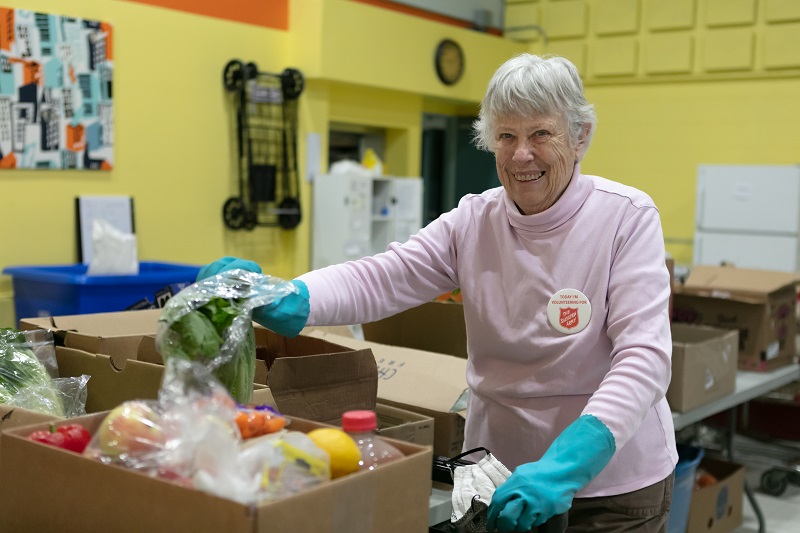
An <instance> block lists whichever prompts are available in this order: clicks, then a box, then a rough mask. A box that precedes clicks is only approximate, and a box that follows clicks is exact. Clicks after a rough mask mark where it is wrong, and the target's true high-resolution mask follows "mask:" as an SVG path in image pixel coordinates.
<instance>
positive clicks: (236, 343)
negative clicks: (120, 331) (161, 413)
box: [156, 269, 298, 404]
mask: <svg viewBox="0 0 800 533" xmlns="http://www.w3.org/2000/svg"><path fill="white" fill-rule="evenodd" d="M297 292H298V289H297V288H296V287H295V286H294V284H292V283H291V282H288V281H285V280H282V279H279V278H276V277H273V276H268V275H264V274H257V273H255V272H249V271H246V270H241V269H235V270H228V271H225V272H222V273H220V274H217V275H216V276H212V277H210V278H207V279H204V280H202V281H198V282H197V283H194V284H193V285H190V286H188V287H186V288H184V289H183V290H182V291H180V292H179V293H178V294H176V295H175V296H173V297H172V298H170V299H169V301H168V302H167V304H166V306H165V307H164V309H163V311H162V313H161V317H160V319H159V327H158V332H157V335H156V346H157V348H158V351H159V352H160V353H161V355H162V357H163V358H164V360H165V361H166V360H168V359H171V358H179V359H185V360H192V361H197V362H200V363H202V364H203V365H205V366H207V367H208V368H210V369H211V370H212V371H213V373H214V375H215V376H216V377H217V378H218V379H219V380H220V382H221V383H222V384H223V385H224V386H225V387H226V388H227V390H228V391H229V392H230V394H231V396H233V398H234V400H236V401H237V402H239V403H241V404H247V403H249V402H250V400H251V399H252V393H253V378H254V375H255V357H256V355H255V334H254V331H253V322H252V316H253V309H255V308H256V307H260V306H262V305H268V304H271V303H272V302H275V301H276V300H280V299H281V298H283V297H285V296H287V295H289V294H291V293H297Z"/></svg>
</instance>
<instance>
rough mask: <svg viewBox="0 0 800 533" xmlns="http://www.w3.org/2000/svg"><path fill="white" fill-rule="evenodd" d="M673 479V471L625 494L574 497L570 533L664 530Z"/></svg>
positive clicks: (570, 517) (647, 532) (649, 531)
mask: <svg viewBox="0 0 800 533" xmlns="http://www.w3.org/2000/svg"><path fill="white" fill-rule="evenodd" d="M674 481H675V479H674V474H672V475H670V476H669V477H667V478H666V479H665V480H663V481H659V482H658V483H656V484H654V485H650V486H649V487H645V488H643V489H640V490H636V491H633V492H628V493H626V494H619V495H617V496H600V497H597V498H575V499H574V500H573V501H572V508H571V509H570V510H569V527H568V528H567V533H582V532H592V533H602V532H608V533H611V532H612V531H613V532H618V531H637V532H639V533H662V532H665V531H666V530H667V516H668V515H669V508H670V504H671V503H672V485H673V483H674Z"/></svg>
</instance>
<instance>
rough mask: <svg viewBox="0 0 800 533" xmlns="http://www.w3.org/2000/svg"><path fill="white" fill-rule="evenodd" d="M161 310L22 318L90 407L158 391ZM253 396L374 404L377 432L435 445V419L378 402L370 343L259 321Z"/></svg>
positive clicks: (326, 417)
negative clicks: (295, 332) (83, 385)
mask: <svg viewBox="0 0 800 533" xmlns="http://www.w3.org/2000/svg"><path fill="white" fill-rule="evenodd" d="M160 314H161V310H158V309H156V310H143V311H126V312H117V313H96V314H88V315H72V316H63V317H45V318H32V319H23V320H21V321H20V328H21V329H37V328H43V329H49V330H50V331H52V332H53V335H54V337H55V338H56V340H57V344H59V345H61V346H58V347H57V348H56V354H57V357H58V362H59V369H60V372H61V374H62V375H63V376H65V377H69V376H80V375H82V374H88V375H90V376H92V378H91V379H90V380H89V384H88V389H89V398H88V400H87V405H86V409H87V412H89V413H94V412H98V411H103V410H108V409H112V408H113V407H115V406H116V405H119V404H120V403H122V402H123V401H125V400H128V399H131V398H156V397H157V394H158V388H159V387H160V384H161V377H162V375H163V360H162V358H161V354H159V353H158V350H157V349H156V343H155V333H156V331H157V325H158V324H157V323H158V318H159V316H160ZM256 345H257V348H256V349H257V357H258V359H257V360H256V374H255V383H256V390H255V392H254V402H257V403H260V404H269V405H272V406H274V407H276V408H277V409H278V410H279V411H281V412H282V413H285V414H287V415H290V416H299V417H302V418H306V419H309V420H313V421H317V422H325V423H329V424H334V425H337V424H338V423H339V420H340V418H341V415H342V413H343V412H344V411H346V410H349V409H372V410H375V411H376V413H377V414H378V417H379V421H380V422H381V427H380V432H381V435H383V436H387V437H393V438H402V439H404V440H408V441H409V442H415V443H418V444H422V445H432V444H433V438H434V429H433V419H432V418H430V417H427V416H423V415H420V414H419V413H413V412H409V411H403V410H399V409H397V408H391V407H390V406H384V405H380V404H378V403H377V379H378V378H377V367H376V364H375V357H374V355H373V354H372V352H371V351H370V350H369V349H359V350H354V349H352V348H348V347H345V346H341V345H336V344H334V343H332V342H329V341H326V340H323V339H319V338H314V337H309V336H305V335H301V336H298V337H296V338H293V339H290V338H287V337H284V336H282V335H278V334H277V333H274V332H272V331H269V330H267V329H265V328H263V327H261V326H258V325H256Z"/></svg>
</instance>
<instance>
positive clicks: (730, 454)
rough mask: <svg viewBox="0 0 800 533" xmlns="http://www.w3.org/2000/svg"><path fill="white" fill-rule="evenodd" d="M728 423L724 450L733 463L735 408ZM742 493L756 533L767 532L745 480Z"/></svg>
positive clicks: (759, 510)
mask: <svg viewBox="0 0 800 533" xmlns="http://www.w3.org/2000/svg"><path fill="white" fill-rule="evenodd" d="M728 422H729V424H730V427H729V429H728V434H727V437H726V442H725V444H726V448H727V454H728V460H729V461H731V462H733V436H734V435H735V434H736V406H735V405H734V406H733V407H731V408H730V409H729V411H728ZM744 493H745V494H746V495H747V500H748V501H749V502H750V507H752V508H753V512H754V513H755V515H756V518H757V519H758V533H766V531H767V522H766V519H765V518H764V513H762V512H761V506H759V505H758V502H757V501H756V497H755V494H753V489H751V488H750V484H749V483H747V479H745V480H744Z"/></svg>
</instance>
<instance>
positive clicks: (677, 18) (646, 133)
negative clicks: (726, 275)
mask: <svg viewBox="0 0 800 533" xmlns="http://www.w3.org/2000/svg"><path fill="white" fill-rule="evenodd" d="M505 23H506V26H507V27H509V28H515V27H516V28H522V29H518V30H512V31H509V32H507V33H506V35H507V36H509V37H510V38H514V39H520V40H523V41H525V42H527V43H529V44H530V46H531V47H532V48H534V49H536V50H537V51H539V52H547V53H552V54H559V55H564V56H566V57H569V58H570V59H571V60H572V61H573V62H574V63H575V64H576V65H577V66H578V68H579V70H580V71H581V75H582V77H583V79H584V83H585V86H586V93H587V97H588V98H589V100H590V101H591V102H593V103H594V104H595V106H596V108H597V114H598V119H599V123H598V129H597V136H596V137H595V140H594V141H593V145H592V147H591V149H590V150H589V153H588V155H587V157H586V159H585V162H584V165H583V167H582V168H583V170H584V171H585V172H589V173H595V174H600V175H603V176H605V177H607V178H610V179H614V180H618V181H621V182H623V183H627V184H630V185H633V186H635V187H639V188H641V189H643V190H644V191H646V192H648V193H649V194H651V195H652V196H653V198H654V200H655V201H656V202H657V204H658V206H659V209H660V212H661V218H662V222H663V226H664V234H665V240H666V246H667V251H669V252H670V253H671V254H672V255H673V256H674V258H675V260H676V263H677V264H683V265H691V263H692V240H693V237H694V211H695V189H696V176H697V166H698V165H701V164H753V165H756V164H764V165H767V164H796V163H797V162H798V152H797V147H798V146H800V130H798V129H797V128H796V127H795V124H797V121H798V120H800V104H798V95H800V1H797V0H508V1H507V4H506V17H505ZM535 26H538V27H540V28H542V29H543V30H544V35H546V37H547V38H546V39H545V37H544V35H543V34H542V32H540V31H538V30H536V29H532V28H531V27H535ZM524 28H527V29H524Z"/></svg>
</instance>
